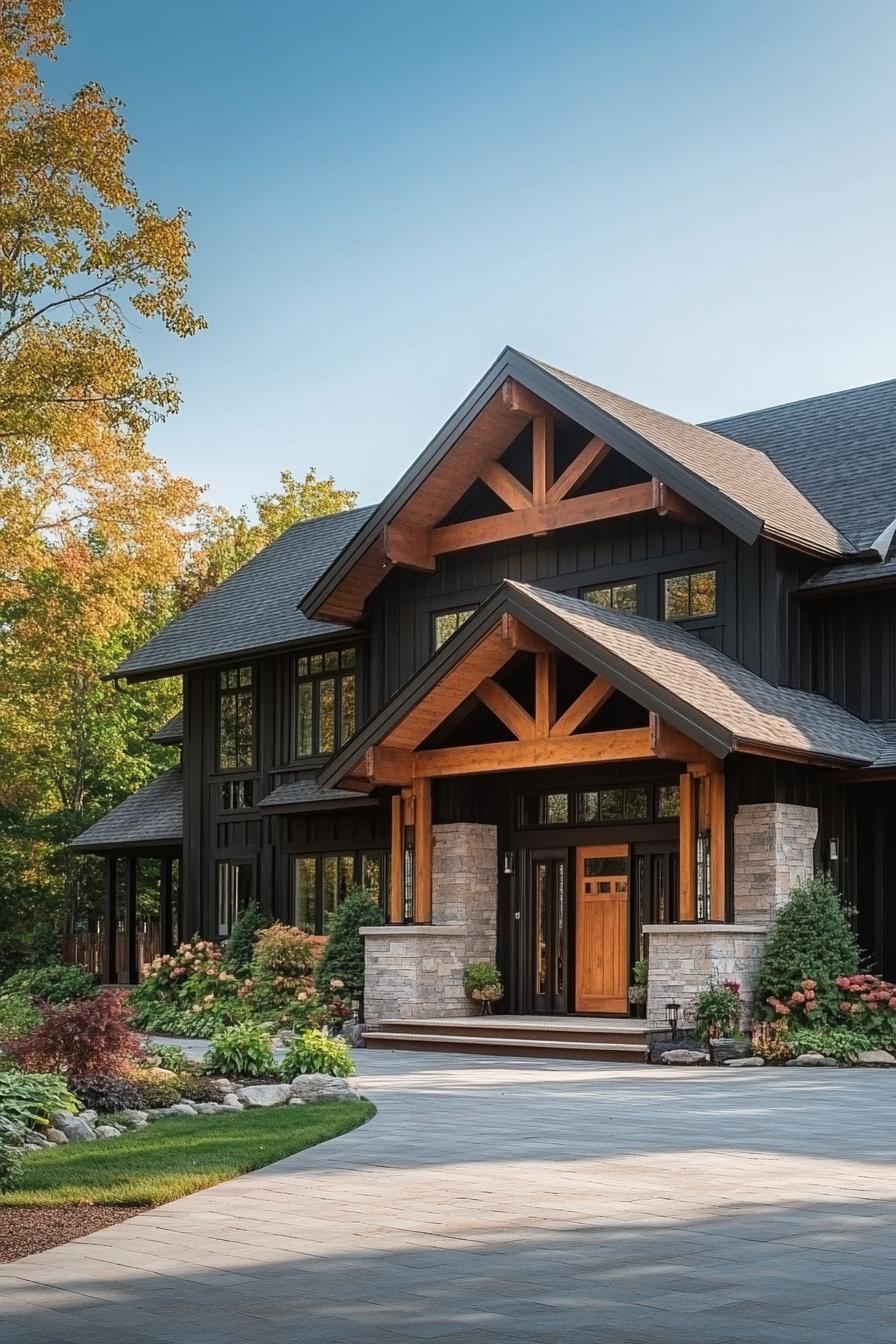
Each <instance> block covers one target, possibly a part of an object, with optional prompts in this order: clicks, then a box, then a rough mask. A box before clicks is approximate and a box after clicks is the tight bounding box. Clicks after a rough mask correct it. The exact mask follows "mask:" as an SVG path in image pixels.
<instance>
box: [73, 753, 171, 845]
mask: <svg viewBox="0 0 896 1344" xmlns="http://www.w3.org/2000/svg"><path fill="white" fill-rule="evenodd" d="M183 833H184V783H183V775H182V774H181V772H180V767H179V766H177V767H175V768H174V769H173V770H166V772H165V774H164V775H159V777H158V779H154V780H152V782H151V783H149V784H147V785H146V786H145V787H144V788H142V789H138V791H137V792H136V793H132V794H131V796H130V798H125V800H124V802H122V803H119V804H118V806H117V807H114V808H113V809H112V811H111V812H107V813H106V815H105V816H104V817H100V819H99V821H97V822H94V824H93V825H92V826H88V828H87V830H86V831H82V832H81V834H80V835H78V836H75V838H74V840H70V841H69V845H70V846H71V848H72V849H82V850H88V851H89V850H99V849H118V848H122V849H123V848H128V847H130V848H137V847H139V846H140V845H148V846H153V845H161V844H167V843H170V844H179V843H180V841H181V840H182V839H183Z"/></svg>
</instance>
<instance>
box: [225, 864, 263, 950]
mask: <svg viewBox="0 0 896 1344" xmlns="http://www.w3.org/2000/svg"><path fill="white" fill-rule="evenodd" d="M254 885H255V865H254V864H253V863H252V862H251V861H250V860H248V859H222V860H221V861H220V862H219V863H218V865H217V900H218V937H219V938H226V937H228V935H229V934H230V931H231V929H232V928H233V926H234V924H235V923H236V920H237V916H238V915H239V913H240V912H241V911H242V910H245V908H246V906H247V905H249V903H250V902H251V901H252V899H253V888H254Z"/></svg>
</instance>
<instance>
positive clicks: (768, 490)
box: [532, 360, 853, 555]
mask: <svg viewBox="0 0 896 1344" xmlns="http://www.w3.org/2000/svg"><path fill="white" fill-rule="evenodd" d="M532 363H534V364H537V365H538V366H539V367H540V368H542V369H544V370H545V372H546V373H549V374H551V376H552V377H554V378H557V379H558V380H559V381H560V382H561V383H564V384H565V385H566V386H567V387H570V388H572V390H573V391H574V392H578V393H579V395H580V396H582V397H584V398H585V399H586V400H588V401H590V402H592V404H593V405H595V406H597V407H598V409H599V410H601V411H603V412H604V413H605V414H606V415H610V416H612V417H613V419H614V420H617V421H619V423H620V424H622V425H625V426H627V427H628V428H629V429H632V430H634V432H635V433H636V434H638V435H640V436H641V438H642V439H646V440H647V441H648V442H649V443H651V444H652V445H653V446H654V447H655V448H657V449H659V450H660V452H662V453H664V454H666V455H667V456H668V457H670V458H672V459H673V461H675V462H677V463H678V464H679V465H681V466H683V467H685V468H686V469H687V470H688V471H690V472H691V473H693V475H695V476H697V477H699V478H700V479H701V480H703V481H706V482H708V483H709V484H710V485H713V486H715V487H716V489H717V490H718V491H719V492H720V493H721V494H722V495H725V496H726V497H727V498H728V499H731V500H733V501H734V502H735V503H736V504H739V505H740V506H741V507H742V508H744V509H747V510H748V511H749V512H750V513H751V514H753V515H754V516H755V517H756V518H759V519H761V520H762V523H763V530H764V531H765V532H766V533H767V534H768V535H770V536H773V537H776V538H778V539H780V540H782V541H785V542H788V541H789V542H797V543H803V544H805V545H808V546H810V547H812V548H813V549H820V550H822V551H828V552H830V553H832V554H835V555H836V554H848V553H850V552H851V551H852V550H853V546H852V544H851V542H850V541H849V540H848V539H847V537H846V535H845V534H844V533H842V532H841V531H840V530H839V527H838V525H837V524H835V523H833V522H832V521H831V520H830V519H829V518H828V517H826V516H825V515H824V514H822V513H820V512H819V509H818V507H816V503H813V502H812V497H811V496H809V495H808V493H807V492H806V491H805V490H804V489H803V486H802V485H801V484H799V483H795V482H794V480H793V478H792V477H791V476H789V474H786V473H785V472H784V470H783V467H782V466H781V464H780V463H778V462H777V461H776V460H775V458H774V457H773V456H772V455H771V454H770V453H767V452H766V451H765V449H764V448H763V447H762V446H760V445H758V444H756V445H753V444H752V443H751V442H750V443H748V442H745V441H744V440H743V439H742V438H738V437H737V436H734V435H732V434H731V433H730V431H729V432H727V434H726V437H725V438H723V437H722V434H723V432H725V431H723V430H721V429H720V428H719V426H718V425H715V426H708V425H692V424H690V423H689V422H688V421H686V420H678V419H676V417H675V416H672V415H666V414H665V412H663V411H655V410H653V409H652V408H651V407H649V406H642V405H641V404H640V403H639V402H636V401H630V400H629V399H628V398H627V397H621V396H619V395H618V394H617V393H615V392H610V391H608V390H607V389H606V388H603V387H598V386H596V384H594V383H589V382H587V381H586V380H585V379H584V378H577V377H575V376H574V375H573V374H570V373H565V372H564V371H563V369H556V368H553V367H552V366H551V365H549V364H543V363H541V361H540V360H533V361H532Z"/></svg>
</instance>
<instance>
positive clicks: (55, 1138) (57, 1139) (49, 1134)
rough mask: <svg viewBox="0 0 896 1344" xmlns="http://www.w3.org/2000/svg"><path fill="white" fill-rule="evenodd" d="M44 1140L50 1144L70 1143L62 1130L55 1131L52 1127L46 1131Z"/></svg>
mask: <svg viewBox="0 0 896 1344" xmlns="http://www.w3.org/2000/svg"><path fill="white" fill-rule="evenodd" d="M44 1138H45V1139H48V1140H49V1141H50V1143H68V1139H67V1137H66V1136H65V1134H63V1132H62V1130H61V1129H54V1128H53V1126H52V1125H51V1126H50V1128H49V1129H45V1130H44Z"/></svg>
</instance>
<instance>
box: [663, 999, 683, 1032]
mask: <svg viewBox="0 0 896 1344" xmlns="http://www.w3.org/2000/svg"><path fill="white" fill-rule="evenodd" d="M680 1012H681V1004H680V1003H667V1004H666V1021H667V1022H668V1023H669V1027H670V1028H671V1031H672V1039H673V1041H677V1040H678V1014H679V1013H680Z"/></svg>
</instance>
